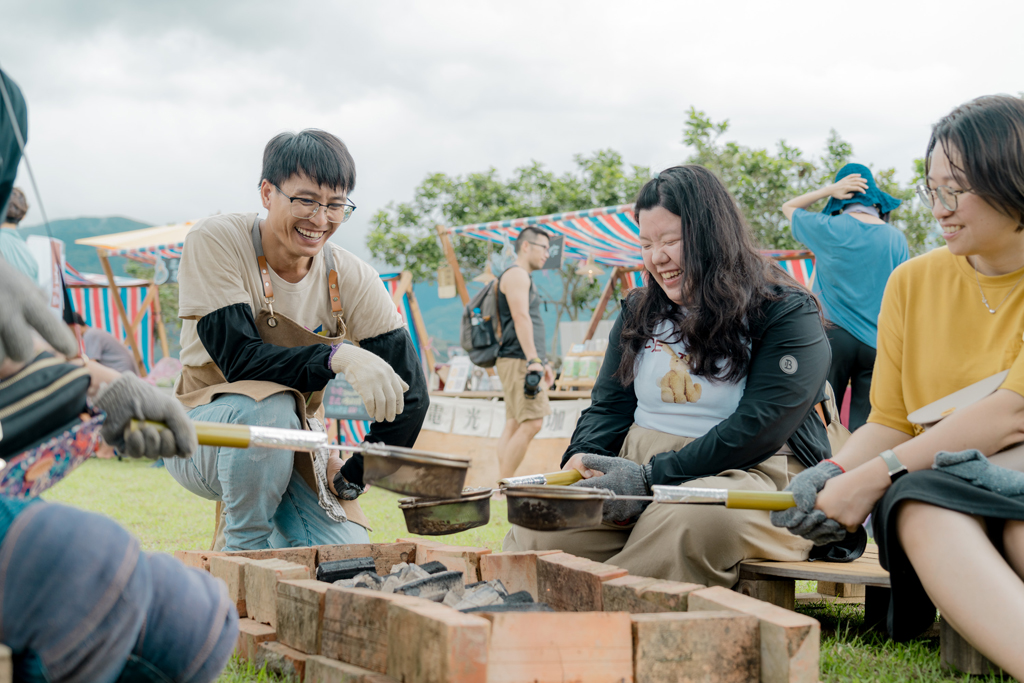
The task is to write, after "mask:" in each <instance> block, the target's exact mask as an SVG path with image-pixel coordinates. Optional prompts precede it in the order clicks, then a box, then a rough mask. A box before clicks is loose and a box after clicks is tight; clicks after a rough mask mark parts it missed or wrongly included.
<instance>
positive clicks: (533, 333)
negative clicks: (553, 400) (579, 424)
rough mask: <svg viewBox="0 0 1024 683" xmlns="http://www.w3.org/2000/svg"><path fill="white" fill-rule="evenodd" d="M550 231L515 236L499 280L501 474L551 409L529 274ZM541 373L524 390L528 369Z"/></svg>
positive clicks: (539, 262) (515, 462) (544, 252)
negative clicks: (533, 386)
mask: <svg viewBox="0 0 1024 683" xmlns="http://www.w3.org/2000/svg"><path fill="white" fill-rule="evenodd" d="M550 241H551V240H550V237H549V236H548V234H547V233H546V232H544V231H543V230H540V229H539V228H524V229H523V231H522V232H521V233H519V237H518V238H517V239H516V254H517V256H516V262H515V264H514V265H513V266H512V267H511V268H509V269H508V270H506V271H505V272H504V273H502V274H501V277H500V278H499V280H498V315H499V317H500V319H501V346H500V347H499V349H498V360H497V363H495V366H494V367H495V369H496V370H497V371H498V377H500V378H501V386H502V390H503V391H504V392H505V431H504V432H502V435H501V439H500V440H499V441H498V467H499V470H500V472H501V476H502V477H511V476H512V475H513V474H515V471H516V468H517V467H519V463H521V462H522V461H523V457H524V456H525V455H526V449H527V448H529V446H530V441H532V440H533V437H535V436H536V435H537V432H539V431H540V429H541V426H542V425H543V424H544V418H545V417H546V416H547V415H549V414H550V413H551V407H550V405H548V394H547V388H548V387H549V386H550V385H551V383H552V382H553V381H554V373H553V372H552V370H551V365H550V364H548V363H547V362H546V360H545V358H546V354H545V353H544V340H545V335H544V321H543V320H541V317H540V297H539V296H538V295H537V291H536V290H535V289H534V286H533V280H532V279H530V274H531V273H532V272H533V271H535V270H540V268H541V267H542V266H543V265H544V262H545V261H546V260H547V257H548V245H549V243H550ZM530 372H540V373H543V375H544V376H543V378H542V380H541V383H540V386H539V391H538V392H537V394H536V395H535V396H532V397H531V396H528V395H527V394H526V391H525V383H526V378H527V374H528V373H530Z"/></svg>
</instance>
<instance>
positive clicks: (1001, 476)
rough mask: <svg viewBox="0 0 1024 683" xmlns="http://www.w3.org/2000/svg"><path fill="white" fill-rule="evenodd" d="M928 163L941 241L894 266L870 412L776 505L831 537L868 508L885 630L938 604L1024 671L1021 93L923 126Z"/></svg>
mask: <svg viewBox="0 0 1024 683" xmlns="http://www.w3.org/2000/svg"><path fill="white" fill-rule="evenodd" d="M925 169H926V176H927V178H926V184H925V185H922V186H921V187H919V188H918V193H919V195H920V197H921V200H922V201H923V202H924V203H925V205H927V206H929V207H930V208H931V210H932V215H933V216H934V217H935V219H936V221H938V223H939V225H940V226H941V227H942V237H943V239H945V240H946V246H944V247H940V248H938V249H934V250H932V251H930V252H929V253H927V254H925V255H923V256H919V257H917V258H915V259H911V260H910V261H908V262H906V263H904V264H903V265H901V266H899V267H898V268H897V269H896V270H895V271H894V272H893V274H892V277H891V278H890V279H889V283H888V285H887V286H886V289H885V295H884V296H883V299H882V310H881V314H880V315H879V318H878V356H877V360H876V361H875V370H874V380H873V382H872V386H871V414H870V415H869V417H868V422H867V424H866V425H864V426H863V427H862V428H860V429H858V430H857V431H856V432H855V433H854V434H853V436H852V437H850V440H849V441H847V442H846V445H845V446H843V448H842V450H840V451H839V452H838V453H837V455H836V457H835V462H834V463H833V462H827V463H822V464H821V465H818V466H816V467H814V468H812V469H810V470H807V471H805V472H804V473H802V474H801V475H799V476H798V477H796V478H795V479H794V480H793V482H792V484H791V485H790V489H791V490H792V491H793V494H794V497H795V498H796V499H797V501H798V503H799V506H798V507H797V508H793V509H790V510H786V511H784V512H781V513H772V519H773V520H774V521H775V522H777V523H778V524H780V525H784V526H786V527H788V528H790V529H791V530H792V531H793V532H794V533H797V534H802V535H804V536H805V537H809V538H815V539H816V540H817V541H827V540H830V539H834V538H839V537H841V536H842V535H843V534H844V533H845V529H853V528H856V527H858V526H859V525H860V524H861V523H863V522H864V520H865V518H866V517H867V515H868V513H869V512H872V509H873V510H874V512H873V514H872V527H873V529H874V533H875V540H876V541H877V542H878V548H879V560H880V561H881V563H882V566H883V567H885V568H886V569H888V570H889V575H890V580H891V582H892V598H891V602H890V605H889V617H888V627H889V632H890V634H891V635H892V636H893V637H894V638H896V639H898V640H905V639H908V638H913V637H915V636H917V635H918V634H920V633H921V632H922V631H924V630H925V629H926V628H928V627H929V626H930V625H931V624H932V623H934V622H935V608H936V607H938V608H939V611H940V612H941V613H942V618H943V619H944V620H946V621H947V622H949V623H950V625H952V626H953V627H954V628H955V629H956V630H957V631H958V632H959V633H960V634H961V635H962V636H964V638H966V639H967V640H968V641H970V642H971V644H972V645H974V646H975V647H976V648H978V650H980V651H981V652H982V653H983V654H984V655H986V656H987V657H988V658H989V659H991V660H992V661H993V662H995V663H996V664H998V665H999V666H1000V667H1002V668H1003V670H1004V671H1006V672H1007V673H1009V674H1011V675H1013V676H1014V677H1016V678H1017V679H1021V680H1024V650H1022V649H1021V647H1020V644H1021V633H1024V472H1021V471H1018V470H1021V469H1024V463H1022V460H1024V458H1021V457H1020V453H1021V449H1019V448H1017V449H1015V453H1010V452H1005V451H1006V450H1007V448H1008V447H1011V446H1014V445H1019V444H1020V443H1021V441H1022V440H1024V353H1022V351H1021V349H1022V347H1024V341H1022V339H1024V284H1021V283H1022V280H1024V100H1022V99H1021V98H1019V97H1009V96H1005V95H1001V96H988V97H980V98H978V99H976V100H972V101H971V102H967V103H965V104H963V105H960V106H959V107H957V108H956V109H954V110H953V111H952V112H950V113H949V114H948V115H946V116H945V117H943V118H942V119H941V120H940V121H939V122H938V123H937V124H936V125H935V127H934V128H933V130H932V136H931V140H930V141H929V142H928V148H927V151H926V157H925ZM1000 373H1003V374H1000ZM986 378H989V379H990V380H992V389H994V391H992V393H990V394H989V395H987V396H984V397H983V398H980V400H976V402H974V403H973V404H970V405H965V404H964V402H963V401H957V400H951V401H949V402H948V403H946V404H945V405H946V409H944V410H943V409H942V407H940V408H939V410H940V411H941V412H939V413H937V414H936V416H935V418H936V419H937V418H939V417H942V415H943V414H946V413H949V412H950V410H949V409H954V411H953V412H952V414H950V415H948V417H945V419H942V420H941V421H939V422H938V424H936V425H935V426H933V427H931V428H929V429H928V430H927V431H924V430H923V429H922V427H921V423H922V422H931V421H932V420H930V419H929V420H918V418H917V416H915V415H914V413H917V414H918V415H920V414H921V413H920V412H918V411H920V409H922V408H926V407H928V406H930V405H931V404H934V403H935V402H937V401H940V399H943V398H944V397H947V396H949V395H950V394H953V393H954V392H960V391H961V390H963V389H965V388H967V387H969V386H971V385H975V384H976V383H977V382H979V381H982V380H985V379H986ZM975 389H977V387H975ZM979 393H982V394H983V393H984V392H979ZM960 395H961V396H963V394H960ZM950 398H952V397H950ZM975 398H976V399H977V398H978V397H977V396H975ZM958 405H959V406H960V407H957V406H958ZM912 420H918V423H915V422H913V421H912ZM967 449H969V450H967ZM1001 451H1004V452H1001ZM997 463H998V464H1001V465H1006V467H1002V466H997ZM1010 468H1013V469H1010Z"/></svg>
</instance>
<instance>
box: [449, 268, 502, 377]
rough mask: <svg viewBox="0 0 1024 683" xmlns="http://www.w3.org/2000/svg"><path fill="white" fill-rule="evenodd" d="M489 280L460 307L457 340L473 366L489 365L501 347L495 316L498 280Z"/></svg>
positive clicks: (499, 326) (499, 323)
mask: <svg viewBox="0 0 1024 683" xmlns="http://www.w3.org/2000/svg"><path fill="white" fill-rule="evenodd" d="M500 281H501V279H500V278H496V279H494V280H491V281H490V282H488V283H487V284H486V285H484V286H483V288H482V289H481V290H480V291H479V292H477V293H476V295H475V296H474V297H473V298H472V299H470V300H469V303H468V304H466V307H465V308H464V309H462V325H461V327H460V329H459V343H460V344H462V348H463V349H465V350H466V353H467V354H469V360H471V361H472V362H473V365H476V366H479V367H481V368H493V367H494V363H495V361H497V360H498V347H500V346H501V318H500V316H499V315H498V282H500Z"/></svg>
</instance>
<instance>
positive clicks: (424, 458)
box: [359, 444, 469, 499]
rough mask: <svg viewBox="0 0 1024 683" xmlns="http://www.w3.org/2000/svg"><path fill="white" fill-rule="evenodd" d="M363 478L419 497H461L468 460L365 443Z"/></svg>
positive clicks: (385, 487)
mask: <svg viewBox="0 0 1024 683" xmlns="http://www.w3.org/2000/svg"><path fill="white" fill-rule="evenodd" d="M359 452H360V453H362V454H363V481H364V482H366V483H367V484H370V485H372V486H379V487H380V488H382V489H387V490H388V491H394V492H395V493H404V494H405V495H407V496H416V497H417V498H433V499H446V498H458V497H459V496H460V495H461V494H462V488H463V487H464V486H465V485H466V474H467V473H468V471H469V460H466V459H463V458H453V457H452V456H449V455H443V454H441V453H430V452H428V451H417V450H414V449H412V448H400V447H398V446H377V445H376V444H366V445H365V446H362V447H360V448H359Z"/></svg>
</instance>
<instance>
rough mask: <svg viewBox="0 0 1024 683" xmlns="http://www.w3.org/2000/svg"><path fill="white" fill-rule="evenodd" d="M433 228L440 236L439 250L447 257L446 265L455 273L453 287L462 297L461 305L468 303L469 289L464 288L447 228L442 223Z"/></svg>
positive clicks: (457, 260) (464, 284)
mask: <svg viewBox="0 0 1024 683" xmlns="http://www.w3.org/2000/svg"><path fill="white" fill-rule="evenodd" d="M435 229H436V230H437V236H438V237H440V238H441V250H442V251H443V252H444V256H445V258H446V259H448V265H449V266H451V267H452V272H453V273H455V289H456V291H458V293H459V297H461V299H462V305H463V306H465V305H466V304H468V303H469V290H468V289H466V281H465V280H464V279H463V277H462V270H461V269H460V268H459V259H458V257H457V256H455V247H453V246H452V238H451V236H450V235H449V234H448V230H447V228H445V227H444V226H443V225H438V226H436V227H435Z"/></svg>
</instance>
